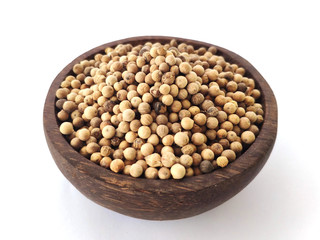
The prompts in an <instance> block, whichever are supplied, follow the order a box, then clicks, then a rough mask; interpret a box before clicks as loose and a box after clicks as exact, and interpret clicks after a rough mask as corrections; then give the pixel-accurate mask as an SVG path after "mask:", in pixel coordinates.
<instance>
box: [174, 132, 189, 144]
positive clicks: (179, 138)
mask: <svg viewBox="0 0 320 240" xmlns="http://www.w3.org/2000/svg"><path fill="white" fill-rule="evenodd" d="M174 142H175V144H177V145H178V146H180V147H183V146H185V145H187V144H188V143H189V137H188V134H187V133H185V132H178V133H176V134H175V135H174Z"/></svg>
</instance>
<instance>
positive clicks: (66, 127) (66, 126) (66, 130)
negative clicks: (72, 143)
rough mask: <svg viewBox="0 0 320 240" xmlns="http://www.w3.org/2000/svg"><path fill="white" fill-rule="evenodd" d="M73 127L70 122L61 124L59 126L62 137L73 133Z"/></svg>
mask: <svg viewBox="0 0 320 240" xmlns="http://www.w3.org/2000/svg"><path fill="white" fill-rule="evenodd" d="M73 131H74V130H73V125H72V123H71V122H63V123H62V124H61V125H60V132H61V133H62V134H63V135H70V134H71V133H73Z"/></svg>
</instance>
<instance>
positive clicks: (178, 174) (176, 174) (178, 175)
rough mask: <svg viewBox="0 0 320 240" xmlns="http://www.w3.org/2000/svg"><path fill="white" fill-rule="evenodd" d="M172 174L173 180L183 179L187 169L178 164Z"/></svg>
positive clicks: (171, 171) (173, 168)
mask: <svg viewBox="0 0 320 240" xmlns="http://www.w3.org/2000/svg"><path fill="white" fill-rule="evenodd" d="M190 68H191V67H190ZM170 173H171V175H172V178H173V179H182V178H183V177H184V176H185V174H186V169H185V167H184V166H183V165H181V164H180V163H176V164H174V165H173V166H172V167H171V169H170Z"/></svg>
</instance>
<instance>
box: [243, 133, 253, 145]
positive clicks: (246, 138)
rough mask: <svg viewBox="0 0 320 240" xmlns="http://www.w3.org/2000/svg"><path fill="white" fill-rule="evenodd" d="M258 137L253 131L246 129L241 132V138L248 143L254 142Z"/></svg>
mask: <svg viewBox="0 0 320 240" xmlns="http://www.w3.org/2000/svg"><path fill="white" fill-rule="evenodd" d="M255 139H256V137H255V135H254V133H253V132H250V131H244V132H243V133H242V134H241V140H242V141H243V142H244V143H246V144H251V143H253V142H254V140H255Z"/></svg>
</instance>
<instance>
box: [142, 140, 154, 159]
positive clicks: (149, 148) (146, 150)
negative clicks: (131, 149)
mask: <svg viewBox="0 0 320 240" xmlns="http://www.w3.org/2000/svg"><path fill="white" fill-rule="evenodd" d="M153 152H154V147H153V145H152V144H151V143H145V144H143V145H142V146H141V153H142V155H143V156H149V155H151V154H152V153H153Z"/></svg>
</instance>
